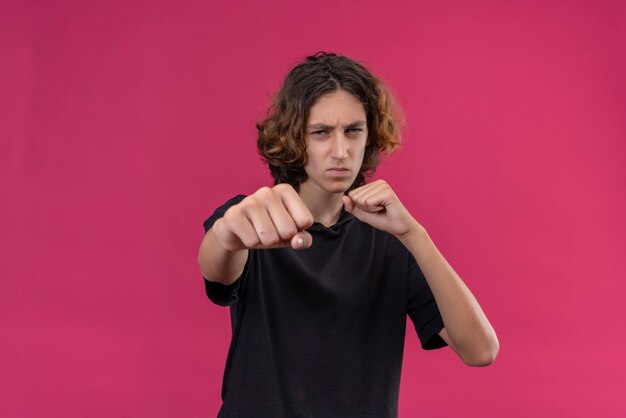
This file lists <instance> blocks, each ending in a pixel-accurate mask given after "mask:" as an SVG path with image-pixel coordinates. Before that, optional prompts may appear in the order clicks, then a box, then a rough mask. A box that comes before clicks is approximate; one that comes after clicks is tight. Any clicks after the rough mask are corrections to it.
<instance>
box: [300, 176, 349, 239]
mask: <svg viewBox="0 0 626 418" xmlns="http://www.w3.org/2000/svg"><path fill="white" fill-rule="evenodd" d="M307 186H308V185H305V184H301V185H300V191H299V192H298V194H299V195H300V198H301V199H302V201H303V202H304V204H305V205H306V206H307V208H309V210H310V211H311V214H312V215H313V220H314V221H315V222H319V223H321V224H322V225H324V226H325V227H327V228H328V227H330V226H332V225H334V224H336V223H337V221H338V220H339V214H340V213H341V207H342V206H343V202H342V201H341V196H343V193H329V192H327V191H322V190H312V188H311V187H307Z"/></svg>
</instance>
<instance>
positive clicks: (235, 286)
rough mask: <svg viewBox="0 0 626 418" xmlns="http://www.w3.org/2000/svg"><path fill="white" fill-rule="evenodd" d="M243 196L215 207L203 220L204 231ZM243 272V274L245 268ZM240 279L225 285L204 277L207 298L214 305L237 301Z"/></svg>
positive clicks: (243, 196) (227, 304)
mask: <svg viewBox="0 0 626 418" xmlns="http://www.w3.org/2000/svg"><path fill="white" fill-rule="evenodd" d="M245 197H246V196H245V195H237V196H235V197H233V198H232V199H230V200H229V201H228V202H226V203H224V204H223V205H222V206H220V207H218V208H217V209H215V212H213V214H212V215H211V216H209V218H208V219H206V220H205V221H204V232H205V233H206V232H207V231H208V230H209V229H211V227H212V226H213V224H214V223H215V221H217V220H218V219H219V218H221V217H222V216H224V213H226V211H227V210H228V208H230V207H231V206H234V205H236V204H237V203H239V202H241V201H242V200H243V199H244V198H245ZM243 274H245V269H244V273H243ZM240 279H241V278H238V279H237V280H235V281H234V282H233V283H232V284H229V285H225V284H222V283H217V282H212V281H209V280H207V279H206V278H204V285H205V290H206V294H207V296H208V297H209V299H210V300H211V301H212V302H213V303H215V304H216V305H219V306H229V305H232V304H234V303H235V302H237V296H238V291H239V286H240V283H241V280H240Z"/></svg>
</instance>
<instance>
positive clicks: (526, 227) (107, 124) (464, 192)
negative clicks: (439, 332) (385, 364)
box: [0, 0, 626, 417]
mask: <svg viewBox="0 0 626 418" xmlns="http://www.w3.org/2000/svg"><path fill="white" fill-rule="evenodd" d="M96 3H99V5H98V4H96ZM226 3H227V2H219V4H218V3H217V2H215V4H210V3H208V2H199V1H170V2H163V1H161V2H154V1H136V2H133V1H113V2H110V1H109V2H84V1H79V0H77V1H56V2H45V1H39V2H35V1H17V2H9V1H6V2H3V3H2V6H0V35H1V36H0V42H1V43H0V51H1V55H0V57H1V62H0V89H1V90H0V200H1V206H0V208H1V209H0V211H1V212H0V219H1V222H2V240H1V241H0V246H1V247H0V250H1V251H0V327H1V329H0V385H1V386H0V393H1V394H2V395H1V398H2V400H1V401H0V416H2V417H68V416H71V417H87V416H89V417H111V416H120V417H123V416H133V417H174V416H184V417H203V416H215V415H216V413H217V411H218V408H219V405H220V398H219V396H220V386H221V379H222V372H223V368H224V362H225V358H226V353H227V349H228V343H229V340H230V328H229V318H228V311H227V310H226V309H223V308H219V307H217V306H213V305H212V304H211V303H210V302H209V301H208V300H207V299H206V297H205V295H204V289H203V283H202V278H201V275H200V272H199V269H198V267H197V264H196V256H197V250H198V246H199V243H200V240H201V238H202V232H203V230H202V221H203V220H204V219H205V218H206V217H207V216H208V215H209V214H210V213H211V212H212V210H213V209H214V208H215V207H216V206H218V205H220V204H221V203H223V202H224V201H225V200H227V199H228V198H230V197H232V196H234V195H235V194H237V193H250V192H253V191H254V190H256V189H257V188H259V187H260V186H262V185H266V184H269V181H270V180H269V176H268V170H267V168H266V167H265V166H263V165H262V164H261V163H260V161H259V159H258V157H257V155H256V151H255V139H256V136H255V128H254V121H255V119H256V118H257V117H260V116H261V115H262V113H263V111H264V110H265V108H266V107H267V105H268V96H269V95H270V94H271V93H272V92H274V91H275V89H276V87H277V86H278V85H279V83H280V82H281V80H282V78H283V77H284V75H285V73H286V71H287V70H288V69H289V68H290V67H291V66H292V65H294V64H295V63H297V62H298V61H299V60H301V59H302V58H303V57H304V56H305V55H307V54H311V53H314V52H316V51H318V50H329V51H336V52H338V53H341V54H346V55H349V56H353V57H355V58H357V59H360V60H362V61H363V62H365V63H366V64H367V65H368V66H369V67H370V68H371V69H372V70H373V71H374V72H376V73H377V74H380V75H381V76H382V78H383V79H384V80H386V82H387V83H388V84H389V85H390V86H391V88H392V89H393V90H394V91H395V92H396V95H397V98H398V101H399V102H400V103H401V105H402V106H403V107H404V109H405V113H406V116H407V128H406V129H405V131H404V133H405V134H404V139H405V145H404V147H403V149H402V150H401V151H400V152H399V153H398V154H396V155H395V156H393V157H392V158H391V159H389V160H386V161H385V162H384V163H383V164H382V166H381V168H380V170H379V173H378V176H379V177H382V178H385V179H386V180H388V181H389V182H390V184H391V185H392V186H393V187H394V189H395V190H396V192H397V193H398V195H399V196H400V197H401V199H402V200H403V201H404V203H405V205H406V206H407V207H409V209H410V210H411V211H412V213H413V214H414V215H415V217H416V218H417V219H418V220H419V221H420V222H421V223H422V224H424V225H425V226H426V228H427V229H428V230H429V232H430V234H431V236H432V237H433V238H434V240H435V242H436V243H437V244H438V246H439V247H440V249H441V250H442V252H443V253H444V254H445V255H446V257H447V258H448V260H449V261H450V262H451V264H452V265H453V266H454V267H455V268H456V270H457V271H458V272H459V274H460V275H461V276H462V277H463V278H464V279H465V281H466V282H467V284H468V285H469V286H470V288H471V289H472V290H473V292H474V294H475V295H476V296H477V298H478V299H479V301H480V302H481V304H482V306H483V308H484V310H485V311H486V313H487V315H488V316H489V318H490V320H491V322H492V324H493V325H494V327H495V329H496V331H497V333H498V336H499V338H500V343H501V350H500V355H499V357H498V359H497V361H496V363H494V364H493V365H492V366H490V367H488V368H469V367H467V366H464V365H463V364H462V363H461V361H460V360H459V359H458V358H456V357H455V356H454V355H453V354H452V352H451V351H450V350H448V349H446V350H440V351H437V352H425V351H422V350H421V349H420V348H419V346H418V341H417V337H416V336H415V333H414V331H413V330H412V329H411V328H409V332H408V334H407V345H406V352H405V364H404V374H403V377H402V390H401V397H400V415H401V416H403V417H413V416H432V417H435V416H436V417H456V416H461V414H463V415H464V416H469V417H528V416H533V417H544V416H546V417H547V416H562V417H589V416H602V417H616V416H619V415H621V416H624V415H623V414H624V413H625V411H626V401H625V400H624V393H626V360H625V357H626V356H625V355H624V354H625V352H626V336H625V334H624V328H625V327H624V317H625V316H626V315H625V314H626V306H625V304H624V297H623V293H624V291H625V290H626V285H625V282H624V279H625V278H626V262H625V255H626V244H625V238H624V235H625V233H626V217H625V216H624V214H625V213H626V193H625V190H626V168H625V163H626V117H625V116H626V6H625V5H626V3H625V2H623V1H619V0H616V1H603V2H595V1H591V0H590V1H549V2H545V1H518V2H502V1H477V2H466V1H439V2H432V1H419V2H417V1H416V2H401V3H400V2H399V3H398V4H387V5H386V6H383V3H382V2H372V1H360V2H356V1H355V2H346V1H319V2H308V3H301V4H296V3H295V2H291V1H272V2H252V1H247V2H230V3H229V4H226ZM105 4H106V5H105ZM261 4H262V6H261Z"/></svg>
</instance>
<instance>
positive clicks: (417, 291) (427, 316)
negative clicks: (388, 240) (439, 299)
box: [407, 252, 447, 350]
mask: <svg viewBox="0 0 626 418" xmlns="http://www.w3.org/2000/svg"><path fill="white" fill-rule="evenodd" d="M407 253H408V257H409V266H408V287H409V289H408V301H407V313H408V315H409V317H410V318H411V321H413V325H414V326H415V331H416V332H417V336H418V337H419V340H420V343H421V345H422V348H423V349H424V350H433V349H436V348H441V347H445V346H446V345H447V344H446V342H445V341H444V340H443V339H442V338H441V337H440V336H439V331H441V330H442V329H443V326H444V325H443V320H442V319H441V314H440V313H439V308H438V307H437V303H436V302H435V298H434V297H433V294H432V291H431V290H430V286H428V282H427V281H426V278H425V277H424V274H423V273H422V270H421V269H420V268H419V266H418V265H417V263H416V262H415V258H414V257H413V255H412V254H411V253H409V252H407Z"/></svg>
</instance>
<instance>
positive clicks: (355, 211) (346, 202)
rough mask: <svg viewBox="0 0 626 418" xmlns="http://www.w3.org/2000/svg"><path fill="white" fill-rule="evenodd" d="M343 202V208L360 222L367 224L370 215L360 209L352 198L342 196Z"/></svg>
mask: <svg viewBox="0 0 626 418" xmlns="http://www.w3.org/2000/svg"><path fill="white" fill-rule="evenodd" d="M341 200H342V201H343V206H344V207H345V208H346V212H348V213H350V214H352V215H353V216H354V217H355V218H357V219H358V220H359V221H362V222H365V223H367V219H368V218H369V216H370V214H369V213H367V212H366V211H364V210H363V209H361V208H358V207H357V206H356V203H354V201H353V200H352V199H351V198H350V196H341Z"/></svg>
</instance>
